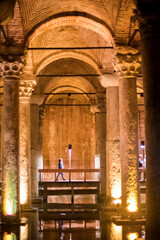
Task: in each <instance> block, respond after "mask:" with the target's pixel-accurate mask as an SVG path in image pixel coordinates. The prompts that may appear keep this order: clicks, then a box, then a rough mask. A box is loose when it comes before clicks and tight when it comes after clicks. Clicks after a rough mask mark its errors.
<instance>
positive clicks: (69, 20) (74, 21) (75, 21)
mask: <svg viewBox="0 0 160 240" xmlns="http://www.w3.org/2000/svg"><path fill="white" fill-rule="evenodd" d="M78 25H79V26H82V27H83V28H85V29H89V30H92V31H94V32H96V33H97V34H99V35H101V36H102V38H104V39H105V41H106V42H107V43H108V46H114V39H113V36H112V34H111V32H110V30H109V29H108V28H107V27H106V26H104V25H103V24H101V23H99V22H96V21H94V20H91V19H89V18H87V17H82V16H65V17H59V18H56V19H52V20H50V21H48V22H46V23H44V24H42V25H41V26H40V27H38V28H37V29H36V30H35V31H34V32H33V34H32V35H31V36H30V37H29V39H28V43H29V47H31V46H32V42H33V41H34V39H35V38H36V37H38V36H39V35H40V34H42V33H43V32H45V30H46V29H47V30H49V29H53V27H54V28H56V27H63V26H78Z"/></svg>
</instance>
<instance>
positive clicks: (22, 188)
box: [20, 183, 28, 204]
mask: <svg viewBox="0 0 160 240" xmlns="http://www.w3.org/2000/svg"><path fill="white" fill-rule="evenodd" d="M27 192H28V188H27V186H26V184H23V183H22V184H21V185H20V203H21V204H25V203H27Z"/></svg>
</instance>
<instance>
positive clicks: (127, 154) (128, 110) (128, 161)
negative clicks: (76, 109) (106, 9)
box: [117, 47, 140, 216]
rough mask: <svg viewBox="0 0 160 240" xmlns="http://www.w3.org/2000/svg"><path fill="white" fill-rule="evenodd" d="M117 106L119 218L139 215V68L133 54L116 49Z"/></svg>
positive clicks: (130, 49) (134, 52) (132, 51)
mask: <svg viewBox="0 0 160 240" xmlns="http://www.w3.org/2000/svg"><path fill="white" fill-rule="evenodd" d="M117 64H118V65H117V66H118V68H119V75H120V79H119V104H120V109H119V110H120V157H121V172H122V207H123V215H124V216H125V215H126V214H128V212H134V213H135V214H136V213H137V214H138V213H139V210H140V194H139V178H138V174H139V173H138V115H137V114H138V109H137V94H136V76H137V74H138V69H139V68H140V57H139V53H138V51H137V50H135V49H132V48H129V47H128V48H123V47H119V48H118V47H117Z"/></svg>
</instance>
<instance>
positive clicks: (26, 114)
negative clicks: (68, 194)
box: [19, 76, 36, 209]
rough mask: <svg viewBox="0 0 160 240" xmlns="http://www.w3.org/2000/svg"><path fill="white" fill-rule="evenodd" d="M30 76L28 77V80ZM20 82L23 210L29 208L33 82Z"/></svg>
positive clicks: (21, 201)
mask: <svg viewBox="0 0 160 240" xmlns="http://www.w3.org/2000/svg"><path fill="white" fill-rule="evenodd" d="M29 78H31V76H28V79H29ZM26 79H27V78H26V77H25V79H21V81H20V115H19V116H20V129H19V130H20V203H21V204H22V205H23V208H27V209H29V208H31V174H30V96H31V94H32V89H33V86H34V85H35V84H36V81H34V80H26Z"/></svg>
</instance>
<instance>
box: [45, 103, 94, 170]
mask: <svg viewBox="0 0 160 240" xmlns="http://www.w3.org/2000/svg"><path fill="white" fill-rule="evenodd" d="M67 101H68V100H66V99H64V100H61V102H60V103H61V104H64V106H56V107H55V106H46V111H45V118H44V122H43V133H42V134H43V159H44V168H57V167H58V159H59V158H60V157H62V158H63V162H64V166H65V168H69V154H68V144H72V161H71V168H94V158H95V116H94V115H93V114H90V113H89V111H88V106H87V107H86V106H65V104H67V103H68V102H67ZM60 103H59V104H60ZM69 104H76V101H75V100H73V99H70V101H69Z"/></svg>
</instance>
